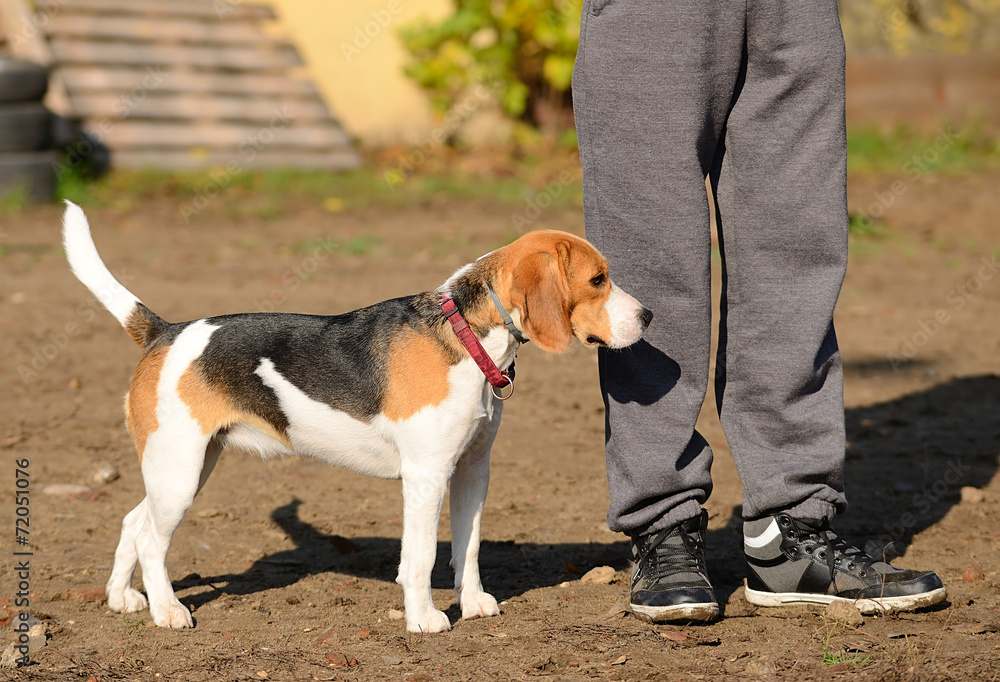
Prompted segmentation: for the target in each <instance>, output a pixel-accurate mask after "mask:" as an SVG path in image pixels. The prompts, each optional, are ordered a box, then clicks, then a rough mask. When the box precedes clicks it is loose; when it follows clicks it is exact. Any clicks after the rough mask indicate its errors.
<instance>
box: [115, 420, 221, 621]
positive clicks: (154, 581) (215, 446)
mask: <svg viewBox="0 0 1000 682" xmlns="http://www.w3.org/2000/svg"><path fill="white" fill-rule="evenodd" d="M180 431H181V432H182V433H174V434H172V436H171V435H167V434H166V433H164V432H162V431H161V432H158V433H156V434H153V435H152V436H151V437H150V441H149V444H148V446H147V448H146V452H145V455H144V457H143V462H142V476H143V480H144V481H145V484H146V499H145V500H144V501H143V503H142V504H141V505H139V506H140V507H143V506H145V510H146V513H145V516H144V518H143V519H142V522H141V523H140V524H139V525H138V527H137V529H136V530H135V544H134V548H135V549H134V551H135V554H136V555H137V557H138V560H139V564H140V565H141V566H142V582H143V584H144V585H145V587H146V594H147V595H148V597H149V610H150V613H151V614H152V616H153V622H154V623H155V624H156V625H159V626H161V627H171V628H183V627H191V626H192V625H193V624H194V623H193V621H192V619H191V612H190V611H188V609H187V607H185V606H184V605H183V604H181V603H180V602H179V601H178V600H177V597H176V596H175V595H174V591H173V588H172V586H171V585H170V578H169V577H168V575H167V567H166V556H167V550H168V549H169V547H170V540H171V538H172V537H173V534H174V531H175V530H176V529H177V526H178V525H179V524H180V522H181V520H182V519H183V518H184V514H185V512H187V510H188V508H189V507H190V506H191V503H192V502H193V501H194V497H195V495H196V494H197V493H198V491H199V490H200V489H201V487H202V486H203V485H204V483H205V481H206V480H207V479H208V475H209V474H210V473H211V471H212V468H213V467H214V466H215V463H216V461H218V458H219V453H220V451H221V447H220V445H219V442H218V441H216V440H212V439H211V438H210V437H208V436H204V435H202V434H201V432H200V431H198V432H197V433H194V432H192V431H190V430H188V429H180ZM184 432H186V433H184ZM137 509H138V508H137ZM122 539H123V541H124V539H125V537H124V533H123V537H122ZM123 558H128V557H127V556H126V557H123ZM124 569H125V566H123V568H122V572H124ZM118 570H119V569H118V565H117V557H116V566H115V571H114V573H113V574H112V575H113V576H114V575H115V574H117V573H118Z"/></svg>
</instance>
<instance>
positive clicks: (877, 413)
mask: <svg viewBox="0 0 1000 682" xmlns="http://www.w3.org/2000/svg"><path fill="white" fill-rule="evenodd" d="M998 413H1000V377H997V376H995V375H986V376H977V377H963V378H959V379H954V380H952V381H950V382H947V383H944V384H940V385H937V386H934V387H932V388H930V389H927V390H925V391H920V392H917V393H914V394H911V395H907V396H902V397H900V398H897V399H894V400H891V401H887V402H885V403H881V404H878V405H872V406H868V407H863V408H855V409H851V410H848V412H847V432H848V441H849V443H850V446H849V448H848V451H847V466H846V477H847V479H848V483H849V485H850V489H849V491H848V492H849V495H850V498H851V504H852V510H851V513H849V514H848V515H847V516H846V517H844V518H843V519H839V520H838V521H837V522H836V523H835V527H836V528H837V530H839V531H841V532H842V533H843V534H844V536H845V537H846V539H848V540H850V541H851V542H854V543H856V544H859V545H862V546H863V545H864V544H865V541H866V540H871V541H875V542H876V543H877V544H878V546H879V547H885V546H887V545H894V546H895V550H896V553H903V552H905V550H906V548H907V546H908V545H909V544H910V542H911V541H912V539H913V536H914V535H915V534H917V533H920V532H922V531H924V530H926V529H928V528H930V527H932V526H933V525H935V524H936V523H938V522H939V521H940V520H941V519H943V518H944V516H945V515H946V514H947V513H948V511H949V510H950V509H951V508H952V507H953V506H954V505H955V504H957V503H958V502H959V491H960V489H961V487H962V486H974V487H977V488H981V487H983V486H985V485H987V484H988V483H989V481H991V480H992V478H993V477H994V475H995V474H996V473H997V470H998V466H997V464H998V461H997V453H998V450H1000V421H998V420H997V419H996V415H997V414H998ZM301 505H302V502H301V501H300V500H298V499H293V500H291V501H290V502H289V503H288V504H285V505H283V506H281V507H278V508H276V509H275V510H274V511H273V512H272V513H271V518H272V519H273V520H274V521H275V523H277V524H278V525H279V526H280V527H281V528H282V529H283V530H284V531H285V533H286V534H287V535H288V537H289V538H290V539H291V540H292V541H293V542H294V543H295V547H294V548H292V549H288V550H283V551H280V552H275V553H273V554H270V555H268V556H264V557H261V558H260V559H258V560H257V561H255V562H254V563H253V565H251V566H250V567H249V568H247V569H246V570H245V571H243V572H242V573H229V574H224V575H215V576H204V577H203V576H200V575H197V574H192V575H189V576H187V577H185V578H183V579H181V580H179V581H175V582H174V589H175V590H177V591H178V593H180V594H179V596H180V597H181V600H182V601H183V602H184V603H185V604H188V605H189V606H192V607H194V608H195V609H198V608H200V607H202V606H204V605H206V604H209V603H211V602H213V601H215V600H216V599H218V598H220V597H222V596H224V595H250V594H256V593H263V592H267V591H269V590H273V589H277V588H283V587H288V586H290V585H294V584H295V583H297V582H298V581H300V580H302V579H303V578H306V577H308V576H312V575H318V574H323V573H335V574H342V575H348V576H358V577H364V578H370V579H375V580H384V581H387V582H392V581H394V580H395V579H396V568H397V566H398V564H399V552H400V541H399V539H398V538H386V537H362V538H351V539H348V538H344V537H340V536H337V535H333V536H331V535H327V534H325V533H323V532H321V531H319V530H318V529H316V528H315V527H313V526H312V525H310V524H308V523H306V522H305V521H302V520H301V519H300V518H299V513H298V510H299V507H300V506H301ZM487 513H488V512H487ZM619 537H622V541H619V542H613V543H609V544H602V543H587V542H581V543H562V544H540V543H530V542H528V543H515V542H513V541H507V542H494V541H489V540H486V541H484V542H483V543H482V548H481V551H480V567H481V572H482V577H483V584H484V585H485V586H486V588H487V589H488V590H489V591H490V592H491V593H492V594H493V595H494V596H495V597H497V599H499V600H503V599H509V598H511V597H515V596H519V595H521V594H523V593H525V592H528V591H530V590H533V589H536V588H540V587H548V586H552V585H558V584H559V583H561V582H563V581H565V580H574V579H577V578H579V577H580V575H579V574H580V573H582V572H584V571H586V570H588V569H589V568H592V567H594V566H601V565H610V566H613V567H614V568H616V569H619V570H621V569H625V568H627V567H628V565H629V559H630V551H629V544H628V542H627V541H625V539H624V536H619ZM741 545H742V520H741V516H740V508H739V507H737V508H736V509H734V511H733V514H732V515H731V518H730V521H729V523H728V524H727V525H726V526H725V527H723V528H720V529H716V530H713V531H711V532H710V533H709V539H708V550H707V554H708V565H709V572H710V574H711V576H712V579H713V582H714V584H715V587H716V594H717V596H718V598H719V600H720V601H721V602H725V601H726V600H727V599H728V598H729V596H730V595H731V594H732V592H733V591H735V590H736V589H737V588H738V586H739V585H740V583H741V581H742V579H743V576H744V575H745V569H744V564H743V555H742V552H741V551H740V550H741V549H742V547H741ZM450 553H451V546H450V543H448V542H439V543H438V548H437V559H436V561H435V564H434V572H433V574H432V576H431V583H432V585H433V586H434V587H436V588H446V589H447V588H450V587H451V586H452V581H453V574H452V571H451V569H450V568H449V567H448V561H449V560H450V558H451V556H450ZM906 563H907V562H903V563H902V564H901V565H906ZM914 568H924V569H932V570H933V569H934V568H935V567H934V566H919V567H917V566H914ZM201 586H210V587H211V588H212V589H210V590H201V591H199V592H197V593H195V594H191V595H184V594H183V592H184V591H185V590H188V589H190V588H193V587H201ZM626 589H627V588H624V587H623V588H622V597H623V598H624V597H625V595H626ZM399 596H400V601H401V600H402V592H401V591H400V595H399ZM449 616H451V617H452V619H453V620H454V619H455V617H456V612H455V611H454V607H452V611H450V612H449Z"/></svg>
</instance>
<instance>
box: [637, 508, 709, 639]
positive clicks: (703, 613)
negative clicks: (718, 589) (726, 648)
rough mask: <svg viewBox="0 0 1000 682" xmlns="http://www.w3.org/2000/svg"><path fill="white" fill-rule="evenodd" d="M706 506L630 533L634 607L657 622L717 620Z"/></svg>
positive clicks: (639, 613)
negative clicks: (684, 518) (710, 575)
mask: <svg viewBox="0 0 1000 682" xmlns="http://www.w3.org/2000/svg"><path fill="white" fill-rule="evenodd" d="M707 532H708V512H706V511H705V510H704V509H703V510H702V512H701V514H700V515H699V516H696V517H694V518H693V519H688V520H687V521H682V522H681V523H678V524H677V525H675V526H671V527H670V528H667V529H665V530H661V531H659V532H656V533H650V534H649V535H642V536H639V537H637V538H632V560H633V562H634V564H633V566H632V587H631V598H630V601H631V603H632V612H633V613H635V614H636V615H638V616H639V617H640V618H643V619H644V620H645V619H648V620H652V621H655V622H662V621H671V620H702V621H709V620H715V619H716V618H718V616H719V604H718V602H716V601H715V590H713V589H712V584H711V583H710V582H709V581H708V570H707V569H706V568H705V537H706V534H707Z"/></svg>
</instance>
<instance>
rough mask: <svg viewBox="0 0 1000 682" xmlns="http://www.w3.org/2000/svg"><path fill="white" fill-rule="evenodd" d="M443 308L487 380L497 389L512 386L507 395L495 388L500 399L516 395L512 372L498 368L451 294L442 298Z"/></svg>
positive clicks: (494, 392)
mask: <svg viewBox="0 0 1000 682" xmlns="http://www.w3.org/2000/svg"><path fill="white" fill-rule="evenodd" d="M441 310H442V312H444V315H445V317H447V318H448V321H449V322H451V327H452V329H454V330H455V335H456V336H457V337H458V340H459V341H461V342H462V345H463V346H465V350H467V351H469V355H471V356H472V359H473V360H475V361H476V364H477V365H479V369H481V370H482V371H483V374H485V375H486V380H487V381H488V382H490V384H491V385H492V386H493V387H494V388H495V389H502V388H504V387H506V386H510V388H511V391H510V393H508V394H507V395H506V396H505V395H503V393H502V391H501V393H500V394H497V392H496V391H495V390H494V391H493V395H494V396H495V397H496V398H499V399H500V400H506V399H507V398H509V397H511V396H512V395H514V377H513V376H512V374H511V372H508V371H507V370H500V369H497V366H496V363H494V362H493V358H491V357H490V356H489V353H487V352H486V349H485V348H483V344H482V343H480V342H479V339H478V338H477V337H476V335H475V334H474V333H473V332H472V329H471V328H470V327H469V323H468V322H466V321H465V318H464V317H462V313H460V312H458V306H457V305H455V301H453V300H452V299H451V297H449V296H443V297H442V298H441Z"/></svg>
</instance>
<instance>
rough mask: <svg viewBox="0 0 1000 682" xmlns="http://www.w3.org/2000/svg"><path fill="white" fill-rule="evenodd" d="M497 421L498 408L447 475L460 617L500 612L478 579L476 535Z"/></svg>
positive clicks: (456, 592)
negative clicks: (450, 473) (449, 481)
mask: <svg viewBox="0 0 1000 682" xmlns="http://www.w3.org/2000/svg"><path fill="white" fill-rule="evenodd" d="M499 424H500V414H499V409H497V412H496V414H494V416H493V420H492V421H491V422H487V423H486V424H484V425H483V428H482V431H480V433H479V434H478V436H477V437H476V439H475V440H474V441H473V442H472V443H471V444H470V446H469V448H468V449H467V450H466V451H465V453H464V454H463V455H462V457H461V459H459V460H458V465H457V467H456V468H455V473H454V474H453V475H452V477H451V497H450V505H449V506H450V508H451V565H452V568H454V569H455V595H456V596H457V597H458V603H459V606H460V607H461V608H462V618H482V617H483V616H496V615H499V614H500V607H499V606H497V600H496V599H494V598H493V596H492V595H490V594H488V593H486V592H484V591H483V585H482V583H481V582H480V579H479V537H480V522H481V520H482V517H483V506H484V505H485V503H486V491H487V488H489V485H490V449H491V448H492V447H493V439H494V438H495V437H496V433H497V427H498V426H499Z"/></svg>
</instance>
